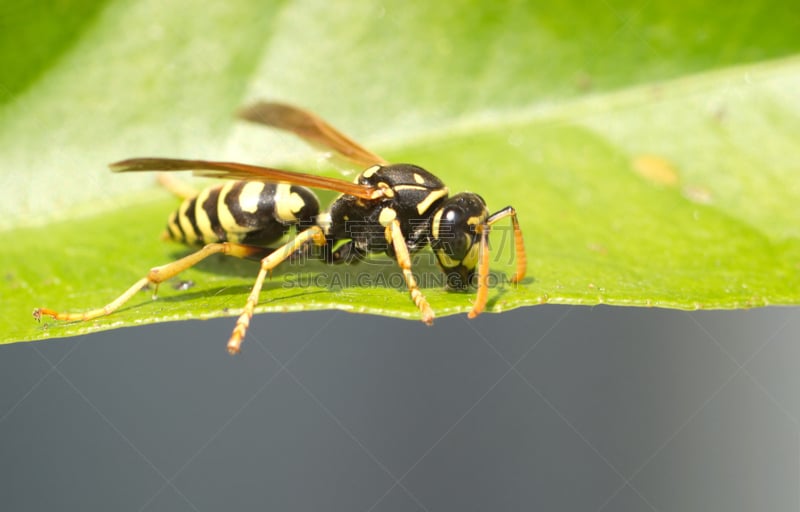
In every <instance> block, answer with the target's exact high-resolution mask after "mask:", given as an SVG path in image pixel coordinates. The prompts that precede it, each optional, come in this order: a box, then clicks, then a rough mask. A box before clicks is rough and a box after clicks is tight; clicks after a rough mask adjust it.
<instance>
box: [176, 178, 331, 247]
mask: <svg viewBox="0 0 800 512" xmlns="http://www.w3.org/2000/svg"><path fill="white" fill-rule="evenodd" d="M318 214H319V200H318V199H317V197H316V196H315V195H314V193H313V192H312V191H311V190H309V189H307V188H305V187H300V186H297V185H289V184H283V183H281V184H274V183H261V182H257V181H231V182H229V183H227V184H225V185H217V186H214V187H210V188H207V189H205V190H203V191H202V192H200V194H198V195H197V196H196V197H192V198H189V199H186V200H184V201H183V203H181V205H180V207H179V208H178V210H177V211H175V212H173V213H172V215H170V217H169V221H168V222H167V235H168V236H169V238H171V239H173V240H176V241H178V242H183V243H186V244H189V245H203V244H208V243H213V242H236V243H242V244H250V245H260V246H268V245H269V244H272V243H274V242H277V241H278V240H280V239H281V238H283V236H284V235H285V234H286V233H287V231H288V230H289V228H290V227H291V226H292V225H295V224H300V225H301V226H302V227H306V226H311V225H312V224H314V222H315V220H316V216H317V215H318Z"/></svg>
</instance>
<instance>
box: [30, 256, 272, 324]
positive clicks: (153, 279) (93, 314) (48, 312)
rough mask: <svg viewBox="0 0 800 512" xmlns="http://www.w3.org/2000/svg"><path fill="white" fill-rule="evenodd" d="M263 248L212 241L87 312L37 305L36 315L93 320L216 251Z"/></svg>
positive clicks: (60, 318) (163, 266)
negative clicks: (149, 286)
mask: <svg viewBox="0 0 800 512" xmlns="http://www.w3.org/2000/svg"><path fill="white" fill-rule="evenodd" d="M263 252H264V249H263V248H261V247H253V246H249V245H241V244H234V243H230V242H223V243H216V244H208V245H206V246H205V247H203V248H202V249H200V250H199V251H197V252H194V253H192V254H190V255H188V256H186V257H183V258H181V259H179V260H176V261H173V262H171V263H167V264H166V265H161V266H159V267H153V268H152V269H150V272H148V273H147V276H145V277H143V278H141V279H139V280H138V281H136V282H135V283H134V284H133V286H131V287H130V288H128V289H127V290H126V291H125V292H124V293H123V294H122V295H120V296H119V297H117V298H116V299H114V300H113V301H111V302H109V303H108V304H106V305H105V306H103V307H102V308H98V309H93V310H91V311H87V312H85V313H60V312H58V311H54V310H52V309H47V308H36V309H34V310H33V317H34V318H35V319H36V320H39V319H41V317H42V316H50V317H53V318H55V319H56V320H66V321H75V320H84V321H85V320H92V319H94V318H97V317H100V316H104V315H109V314H111V313H113V312H114V311H116V310H117V309H119V308H120V306H122V305H123V304H125V303H126V302H128V301H129V300H130V299H131V297H133V296H134V295H136V293H137V292H138V291H139V290H141V289H142V288H143V287H145V286H147V285H149V284H153V285H155V286H156V289H158V285H159V284H160V283H163V282H164V281H166V280H167V279H169V278H171V277H174V276H176V275H177V274H179V273H181V272H183V271H184V270H186V269H187V268H189V267H192V266H194V265H196V264H197V263H199V262H200V261H201V260H204V259H206V258H207V257H209V256H211V255H212V254H219V253H222V254H225V255H228V256H235V257H237V258H247V257H251V256H252V255H254V254H263Z"/></svg>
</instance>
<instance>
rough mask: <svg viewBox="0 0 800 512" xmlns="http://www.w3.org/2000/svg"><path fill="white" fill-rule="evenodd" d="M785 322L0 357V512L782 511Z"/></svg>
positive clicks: (628, 316)
mask: <svg viewBox="0 0 800 512" xmlns="http://www.w3.org/2000/svg"><path fill="white" fill-rule="evenodd" d="M798 313H800V310H798V309H795V308H783V309H778V308H770V309H761V310H753V311H739V312H691V313H686V312H678V311H662V310H644V309H626V308H609V307H598V308H586V307H575V308H570V307H557V306H543V307H536V308H525V309H520V310H516V311H512V312H509V313H506V314H503V315H483V316H482V317H480V318H478V319H477V320H475V321H467V320H466V318H465V317H463V316H459V317H450V318H443V319H439V320H438V321H437V322H436V325H435V326H434V327H432V328H428V327H425V326H423V325H421V324H418V323H415V322H409V321H401V320H389V319H384V318H377V317H370V316H362V315H349V314H346V313H339V312H317V313H302V314H284V315H266V316H263V315H262V316H258V317H257V318H256V321H255V323H254V326H253V328H252V330H251V333H250V335H249V336H248V339H247V340H246V345H245V347H244V352H243V353H242V354H241V355H240V356H238V357H230V356H228V355H227V354H226V353H225V349H224V347H225V340H226V338H227V335H228V334H229V332H230V329H231V328H232V325H233V320H232V319H223V320H215V321H209V322H185V323H180V324H170V325H160V326H151V327H143V328H138V329H124V330H119V331H115V332H110V333H104V334H98V335H91V336H85V337H82V338H72V339H67V340H54V341H48V342H39V343H25V344H18V345H10V346H5V347H0V504H2V506H0V508H2V510H134V511H137V510H144V511H156V510H165V511H166V510H168V511H182V510H309V511H311V510H326V511H340V510H341V511H369V510H372V511H381V512H383V511H401V510H402V511H406V510H423V511H451V510H453V511H469V510H476V511H477V510H480V511H505V510H567V511H572V510H590V511H597V510H604V511H618V510H620V511H639V510H645V511H647V510H657V511H681V512H685V511H692V510H697V511H709V510H721V511H728V512H733V511H754V510H769V511H783V510H787V511H788V510H791V511H797V510H798V509H800V469H799V467H800V423H798V418H800V378H799V377H798V375H800V343H799V342H798V332H800V314H798Z"/></svg>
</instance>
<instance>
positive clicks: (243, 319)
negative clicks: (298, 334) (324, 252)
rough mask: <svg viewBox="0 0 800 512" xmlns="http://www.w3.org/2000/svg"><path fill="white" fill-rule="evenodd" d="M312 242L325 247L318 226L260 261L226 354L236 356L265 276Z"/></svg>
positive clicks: (323, 235)
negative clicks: (256, 274)
mask: <svg viewBox="0 0 800 512" xmlns="http://www.w3.org/2000/svg"><path fill="white" fill-rule="evenodd" d="M308 241H312V242H313V243H314V244H316V245H325V243H326V240H325V234H324V233H323V232H322V228H320V227H319V226H313V227H311V228H308V229H307V230H305V231H302V232H301V233H299V234H298V235H297V236H296V237H294V239H293V240H292V241H290V242H289V243H287V244H286V245H284V246H282V247H280V248H278V249H276V250H275V251H273V252H272V253H270V254H269V255H268V256H267V257H266V258H264V259H262V260H261V270H259V272H258V276H257V277H256V282H255V284H254V285H253V289H252V290H251V291H250V295H249V296H248V297H247V303H246V304H245V306H244V311H242V314H241V315H240V316H239V319H238V320H237V321H236V327H234V329H233V333H232V334H231V337H230V339H229V340H228V352H229V353H231V354H238V353H239V350H240V347H241V345H242V340H243V339H244V335H245V333H247V328H248V327H249V326H250V319H251V318H253V311H254V310H255V307H256V305H257V304H258V296H259V294H260V293H261V288H262V286H263V285H264V279H266V277H267V274H269V273H271V272H272V269H274V268H275V267H277V266H278V265H279V264H280V263H282V262H283V261H284V260H286V259H287V258H289V256H291V255H292V254H294V253H295V252H296V251H297V250H298V249H300V248H302V247H303V244H305V243H307V242H308Z"/></svg>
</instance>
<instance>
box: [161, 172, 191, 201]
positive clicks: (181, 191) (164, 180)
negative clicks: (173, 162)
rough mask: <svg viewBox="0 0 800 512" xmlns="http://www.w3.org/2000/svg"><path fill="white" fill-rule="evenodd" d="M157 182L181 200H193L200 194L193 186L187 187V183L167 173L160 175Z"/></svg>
mask: <svg viewBox="0 0 800 512" xmlns="http://www.w3.org/2000/svg"><path fill="white" fill-rule="evenodd" d="M156 180H157V181H158V184H159V185H161V186H162V187H164V188H165V189H166V190H167V191H168V192H170V193H171V194H172V195H174V196H176V197H178V198H179V199H191V198H193V197H195V196H197V194H198V193H199V192H198V191H197V190H195V189H194V188H193V187H192V186H190V185H187V184H186V183H185V182H183V181H181V180H179V179H178V178H176V177H175V176H173V175H172V174H169V173H166V172H160V173H158V176H157V177H156Z"/></svg>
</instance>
